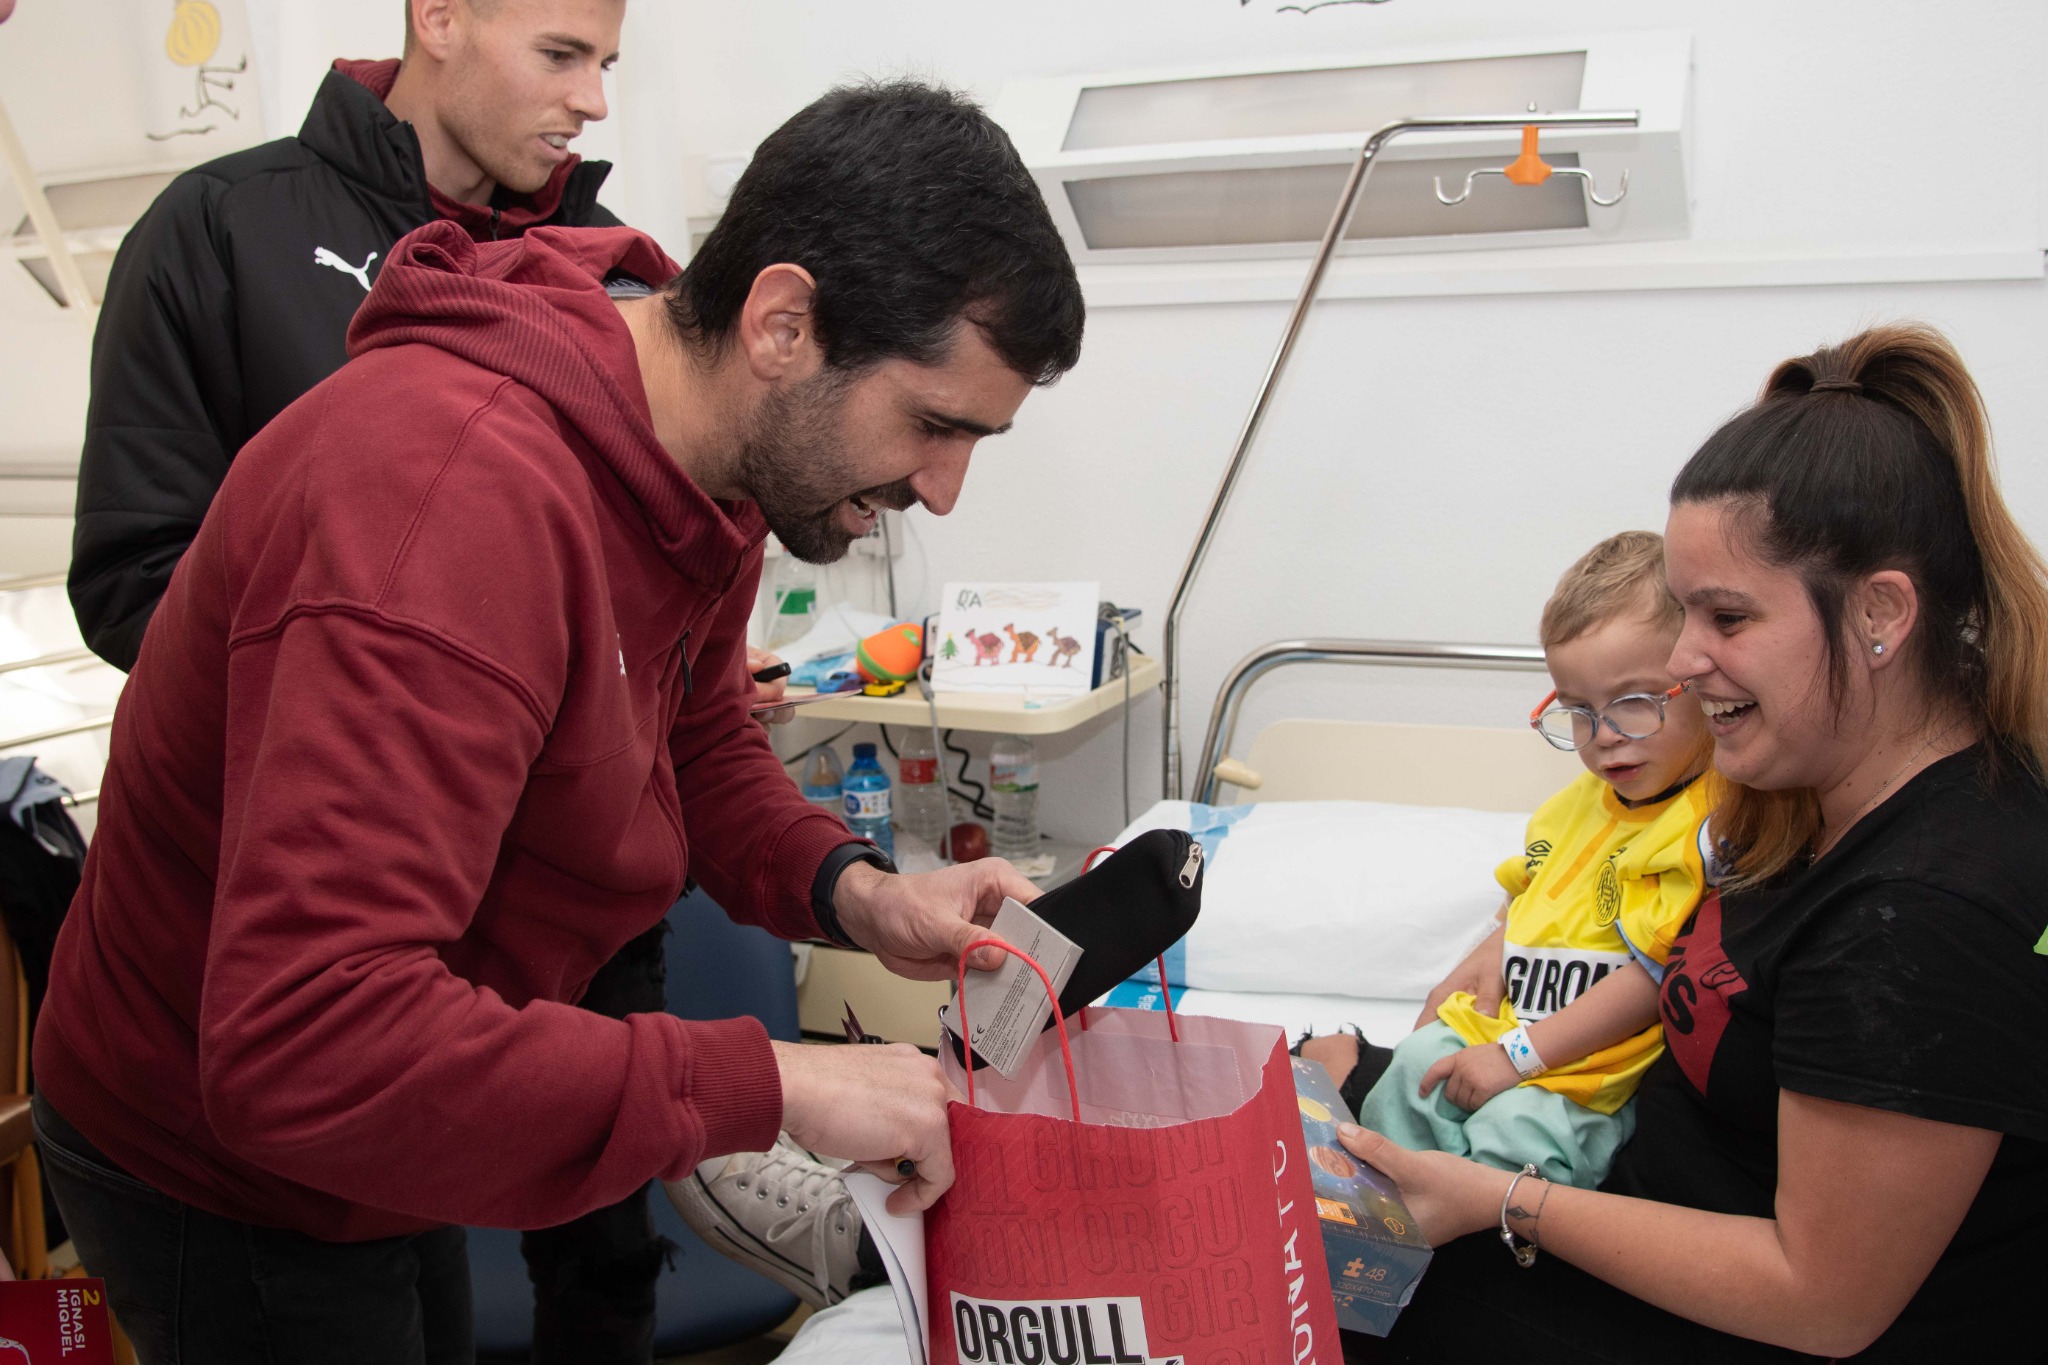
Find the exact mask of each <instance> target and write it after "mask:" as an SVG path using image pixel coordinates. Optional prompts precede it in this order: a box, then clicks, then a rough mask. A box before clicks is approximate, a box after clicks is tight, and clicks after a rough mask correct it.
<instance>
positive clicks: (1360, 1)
mask: <svg viewBox="0 0 2048 1365" xmlns="http://www.w3.org/2000/svg"><path fill="white" fill-rule="evenodd" d="M1251 3H1252V0H1237V7H1238V8H1239V9H1243V8H1244V7H1245V6H1246V5H1249V4H1251ZM1386 3H1387V0H1301V3H1299V4H1291V5H1275V6H1274V7H1273V13H1275V14H1310V13H1313V12H1314V11H1316V10H1319V9H1330V8H1332V7H1334V6H1337V5H1384V4H1386Z"/></svg>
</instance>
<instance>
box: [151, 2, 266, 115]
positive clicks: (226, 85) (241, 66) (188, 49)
mask: <svg viewBox="0 0 2048 1365" xmlns="http://www.w3.org/2000/svg"><path fill="white" fill-rule="evenodd" d="M222 36H223V25H222V23H221V14H220V10H219V9H218V8H217V7H215V6H214V5H213V4H212V3H210V0H174V6H173V9H172V11H171V26H170V29H169V30H168V31H167V32H166V33H165V34H164V57H165V58H166V59H167V60H168V61H169V62H170V63H171V64H172V65H173V66H175V67H180V68H182V69H185V70H188V71H190V72H191V73H192V86H191V92H192V96H191V103H190V104H185V103H182V102H181V103H180V104H179V105H178V111H177V119H176V126H174V127H171V128H169V129H168V130H166V131H162V132H150V133H146V134H144V136H146V137H147V138H148V139H149V140H150V141H151V142H168V141H170V140H171V139H172V138H176V137H204V136H206V135H207V134H208V133H211V132H213V131H214V130H215V129H216V128H219V127H222V126H223V124H222V119H221V116H222V115H225V116H226V117H227V119H229V120H239V119H240V118H241V117H242V111H241V109H240V108H238V107H237V106H236V105H234V104H230V103H228V101H227V98H225V97H230V96H233V95H234V93H235V83H236V81H237V80H239V79H240V78H241V77H242V76H243V75H244V74H245V73H247V71H248V70H249V54H248V53H247V52H242V53H240V54H239V55H238V56H236V57H235V58H234V61H233V64H232V65H229V64H228V61H227V59H225V58H223V57H222V56H221V39H222ZM215 111H218V112H215ZM166 121H169V120H168V118H167V119H166Z"/></svg>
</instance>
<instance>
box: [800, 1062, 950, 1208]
mask: <svg viewBox="0 0 2048 1365" xmlns="http://www.w3.org/2000/svg"><path fill="white" fill-rule="evenodd" d="M769 1046H771V1047H773V1048H774V1049H775V1064H776V1066H777V1068H778V1069H779V1070H780V1071H781V1074H782V1128H783V1131H784V1132H786V1133H788V1134H789V1135H790V1137H792V1138H794V1139H795V1140H796V1142H797V1145H798V1146H800V1147H805V1148H808V1149H809V1150H811V1151H813V1152H816V1153H818V1154H819V1155H821V1156H836V1157H840V1158H843V1159H845V1160H848V1161H853V1162H857V1163H858V1164H859V1165H860V1166H861V1167H863V1168H864V1169H866V1170H869V1171H872V1172H874V1173H875V1174H876V1175H878V1176H880V1177H882V1179H884V1180H886V1181H888V1182H889V1183H890V1184H892V1185H902V1186H903V1188H902V1189H900V1190H898V1191H897V1192H896V1193H894V1194H892V1195H890V1196H889V1211H890V1212H892V1213H911V1212H914V1211H915V1210H917V1209H927V1208H930V1207H931V1206H932V1204H933V1203H935V1202H936V1201H937V1200H938V1197H939V1196H940V1195H942V1194H944V1193H945V1192H946V1188H947V1187H948V1186H949V1185H951V1184H952V1183H953V1144H952V1138H951V1136H950V1135H949V1133H948V1131H947V1128H946V1101H947V1100H948V1099H950V1098H952V1091H951V1088H950V1087H948V1086H947V1084H946V1081H945V1078H944V1077H943V1076H941V1075H940V1074H939V1064H938V1063H937V1062H936V1061H933V1060H932V1059H931V1058H930V1057H927V1056H925V1055H924V1054H923V1053H922V1052H919V1051H918V1050H917V1049H916V1048H914V1047H912V1046H910V1044H908V1043H890V1044H888V1045H887V1046H884V1047H875V1046H872V1045H870V1046H861V1047H843V1046H842V1047H817V1046H804V1045H801V1044H797V1043H771V1044H769ZM905 1157H908V1158H910V1159H911V1160H912V1161H914V1162H916V1163H917V1174H916V1175H915V1176H914V1177H912V1178H911V1179H910V1180H909V1181H907V1182H906V1181H905V1180H904V1178H903V1177H902V1176H901V1175H899V1174H898V1173H897V1170H896V1163H897V1162H898V1161H901V1160H902V1159H903V1158H905Z"/></svg>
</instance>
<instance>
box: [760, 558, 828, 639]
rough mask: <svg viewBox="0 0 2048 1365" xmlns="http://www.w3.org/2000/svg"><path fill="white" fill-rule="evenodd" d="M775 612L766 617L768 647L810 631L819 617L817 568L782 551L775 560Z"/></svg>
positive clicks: (802, 636)
mask: <svg viewBox="0 0 2048 1365" xmlns="http://www.w3.org/2000/svg"><path fill="white" fill-rule="evenodd" d="M773 582H774V584H775V605H774V615H772V616H770V617H769V618H768V638H767V641H766V643H767V646H768V648H769V649H780V648H781V647H782V646H783V645H786V644H789V643H790V642H791V641H793V640H801V639H803V638H804V636H806V635H808V634H810V633H811V627H812V626H813V625H815V624H817V619H818V571H817V570H816V569H814V568H812V567H811V566H810V565H808V564H806V563H804V562H803V561H802V560H801V559H798V558H797V557H796V556H795V555H793V554H790V553H788V552H787V551H785V552H784V553H783V554H782V556H781V557H780V558H778V559H777V560H776V561H775V577H774V579H773Z"/></svg>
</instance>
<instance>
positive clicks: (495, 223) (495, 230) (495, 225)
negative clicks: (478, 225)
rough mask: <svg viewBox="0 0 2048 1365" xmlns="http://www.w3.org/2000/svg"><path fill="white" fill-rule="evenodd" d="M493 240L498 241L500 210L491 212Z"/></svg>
mask: <svg viewBox="0 0 2048 1365" xmlns="http://www.w3.org/2000/svg"><path fill="white" fill-rule="evenodd" d="M491 240H492V241H494V242H495V241H497V240H498V210H496V209H492V210H491Z"/></svg>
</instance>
